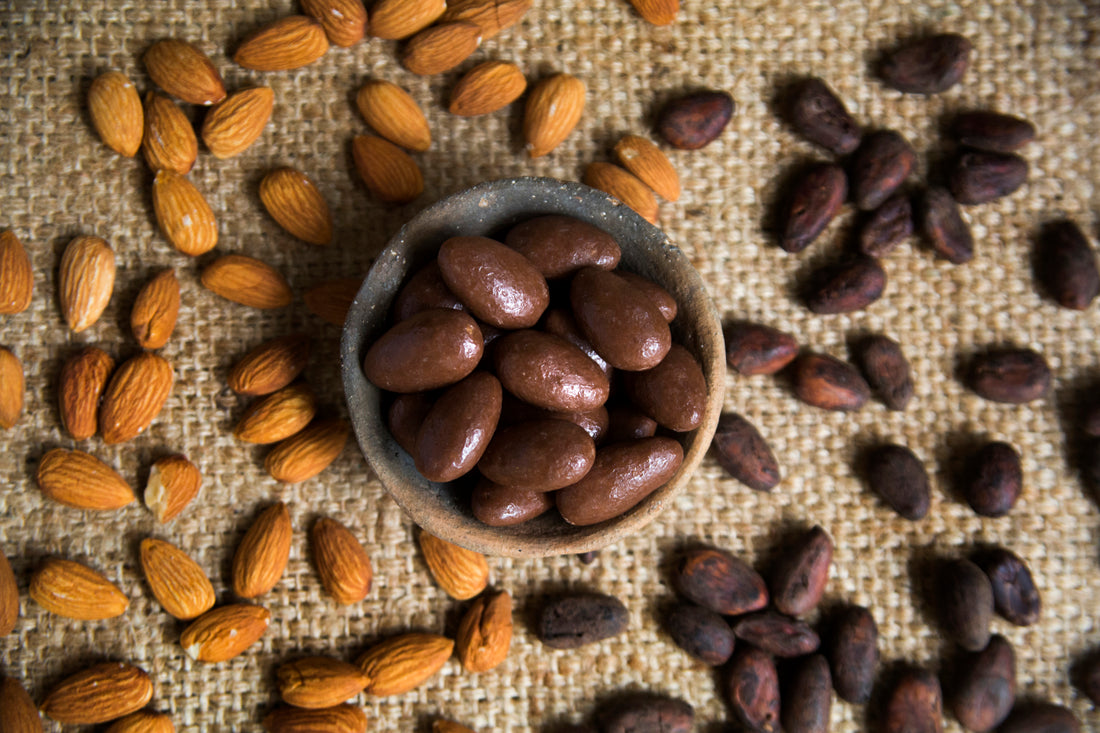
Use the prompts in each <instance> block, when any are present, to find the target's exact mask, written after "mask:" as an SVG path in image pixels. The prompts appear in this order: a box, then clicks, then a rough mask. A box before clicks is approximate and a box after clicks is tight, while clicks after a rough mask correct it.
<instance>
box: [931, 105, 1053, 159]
mask: <svg viewBox="0 0 1100 733" xmlns="http://www.w3.org/2000/svg"><path fill="white" fill-rule="evenodd" d="M951 130H952V132H953V133H954V135H955V139H956V140H958V141H959V142H960V143H962V144H963V145H969V146H970V147H972V148H977V149H978V150H988V151H990V152H994V153H1012V152H1015V151H1017V150H1019V149H1020V148H1022V147H1023V146H1024V145H1027V144H1028V143H1029V142H1031V141H1032V140H1034V139H1035V125H1033V124H1031V123H1030V122H1028V121H1027V120H1024V119H1020V118H1019V117H1013V116H1012V115H1006V114H1001V113H1000V112H963V113H961V114H959V115H958V116H957V117H955V119H954V121H953V122H952V123H951Z"/></svg>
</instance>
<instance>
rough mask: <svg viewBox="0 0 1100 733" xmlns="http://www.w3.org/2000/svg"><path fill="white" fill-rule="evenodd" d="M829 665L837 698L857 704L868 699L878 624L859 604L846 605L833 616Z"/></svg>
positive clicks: (871, 681) (876, 646)
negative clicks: (846, 606) (834, 621)
mask: <svg viewBox="0 0 1100 733" xmlns="http://www.w3.org/2000/svg"><path fill="white" fill-rule="evenodd" d="M829 665H830V667H831V669H832V672H833V689H835V690H836V694H837V695H839V696H840V699H842V700H846V701H848V702H850V703H855V704H857V705H859V704H863V703H865V702H867V701H868V700H870V699H871V689H872V687H873V685H874V681H875V667H876V666H878V626H877V625H876V624H875V619H874V617H873V616H872V615H871V612H870V611H868V610H867V609H866V608H864V607H863V606H849V607H848V608H846V609H845V610H844V611H843V612H841V613H840V614H839V616H838V617H837V620H836V626H835V627H834V629H833V635H832V640H831V643H830V645H829Z"/></svg>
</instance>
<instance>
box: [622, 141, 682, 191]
mask: <svg viewBox="0 0 1100 733" xmlns="http://www.w3.org/2000/svg"><path fill="white" fill-rule="evenodd" d="M615 157H616V158H618V159H619V162H620V163H622V165H623V167H624V168H626V169H627V170H628V171H630V172H631V173H633V174H634V175H636V176H637V177H638V178H639V179H640V180H641V181H642V183H644V184H646V185H647V186H649V187H650V188H652V189H653V190H654V191H655V192H656V193H657V195H658V196H660V197H661V198H663V199H664V200H665V201H675V200H677V199H678V198H680V176H678V175H677V174H676V169H675V168H673V167H672V163H671V162H670V161H669V159H668V156H667V155H665V154H664V153H662V152H661V149H660V148H658V147H657V146H656V145H654V144H653V143H651V142H650V141H649V140H646V139H645V138H644V137H638V136H637V135H626V136H624V137H623V139H622V140H620V141H619V142H618V143H616V145H615Z"/></svg>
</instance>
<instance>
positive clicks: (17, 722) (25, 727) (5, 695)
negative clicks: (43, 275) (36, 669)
mask: <svg viewBox="0 0 1100 733" xmlns="http://www.w3.org/2000/svg"><path fill="white" fill-rule="evenodd" d="M0 710H3V711H4V718H3V726H4V727H3V728H0V730H3V731H4V733H42V717H41V716H40V715H39V714H38V708H36V707H35V706H34V700H31V696H30V695H28V694H27V691H26V690H24V689H23V685H22V684H20V683H19V680H17V679H15V678H14V677H4V676H2V675H0Z"/></svg>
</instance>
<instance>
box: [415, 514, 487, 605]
mask: <svg viewBox="0 0 1100 733" xmlns="http://www.w3.org/2000/svg"><path fill="white" fill-rule="evenodd" d="M420 551H421V552H423V553H424V561H425V562H426V563H427V564H428V569H429V570H430V571H431V572H432V577H434V578H435V582H436V583H438V584H439V587H440V588H442V589H443V590H444V591H446V592H447V595H449V596H450V597H451V598H454V599H456V600H459V601H465V600H466V599H468V598H473V597H474V596H476V595H477V594H478V593H480V592H481V591H483V590H485V586H487V585H488V584H489V563H488V561H487V560H486V559H485V556H484V555H482V554H481V553H480V552H474V551H473V550H467V549H465V548H463V547H459V546H458V545H453V544H451V543H450V542H447V541H446V540H441V539H439V538H438V537H436V536H435V535H433V534H429V533H427V532H423V531H421V532H420Z"/></svg>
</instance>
